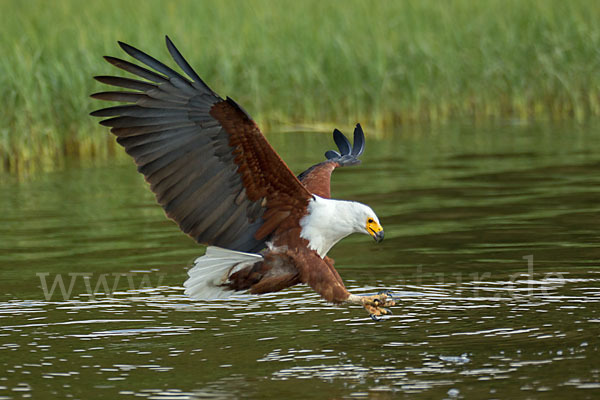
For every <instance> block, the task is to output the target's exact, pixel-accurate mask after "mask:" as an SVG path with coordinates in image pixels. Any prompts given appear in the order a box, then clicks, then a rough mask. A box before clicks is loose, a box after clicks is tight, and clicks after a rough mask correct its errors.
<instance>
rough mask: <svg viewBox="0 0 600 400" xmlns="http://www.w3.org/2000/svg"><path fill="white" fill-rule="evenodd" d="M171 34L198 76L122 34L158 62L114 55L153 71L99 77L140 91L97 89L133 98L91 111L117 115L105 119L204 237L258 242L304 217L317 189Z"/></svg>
mask: <svg viewBox="0 0 600 400" xmlns="http://www.w3.org/2000/svg"><path fill="white" fill-rule="evenodd" d="M166 42H167V48H168V50H169V52H170V54H171V56H172V57H173V59H174V61H175V62H176V63H177V64H178V65H179V67H180V68H181V69H182V71H184V72H185V74H187V75H188V77H185V76H183V75H181V74H179V73H178V72H176V71H175V70H173V69H172V68H170V67H168V66H166V65H165V64H163V63H161V62H160V61H158V60H156V59H155V58H153V57H151V56H149V55H148V54H146V53H144V52H142V51H140V50H138V49H136V48H135V47H132V46H130V45H127V44H125V43H121V42H119V45H120V46H121V48H122V49H123V50H124V51H125V52H126V53H127V54H129V55H130V56H132V57H133V58H135V59H136V60H137V61H139V62H141V63H142V64H144V65H145V66H146V67H148V68H150V69H147V68H145V67H142V66H139V65H136V64H134V63H131V62H129V61H124V60H120V59H118V58H114V57H105V59H106V60H107V61H108V62H110V63H111V64H113V65H115V66H116V67H118V68H121V69H123V70H125V71H127V72H129V73H131V74H133V75H136V76H137V77H139V78H142V79H144V80H136V79H131V78H120V77H112V76H99V77H96V79H97V80H98V81H100V82H103V83H105V84H108V85H112V86H116V87H119V88H123V89H128V90H132V91H122V92H119V91H109V92H101V93H96V94H94V95H92V97H93V98H96V99H101V100H110V101H119V102H126V103H133V104H131V105H119V106H113V107H108V108H103V109H101V110H97V111H94V112H92V113H91V115H93V116H98V117H109V119H105V120H103V121H102V122H101V124H102V125H106V126H109V127H111V128H112V129H111V132H112V133H113V134H115V135H116V136H117V141H118V143H119V144H121V145H122V146H123V147H125V150H126V152H127V153H128V154H130V155H131V156H132V157H133V159H134V160H135V162H136V164H137V166H138V171H140V172H141V173H142V174H143V175H144V177H145V179H146V181H148V182H149V183H150V188H151V189H152V191H153V192H154V194H155V195H156V198H157V201H158V202H159V204H160V205H161V206H162V207H163V208H164V210H165V212H166V214H167V216H168V217H169V218H171V219H173V220H174V221H175V222H176V223H177V224H178V225H179V227H180V228H181V229H182V230H183V231H184V232H185V233H187V234H188V235H190V236H191V237H193V238H194V239H195V240H196V241H198V242H199V243H204V244H210V245H215V246H220V247H224V248H228V249H232V250H238V251H244V252H256V251H258V250H260V249H262V248H263V247H264V246H265V241H266V240H267V239H268V238H269V236H270V235H271V234H273V232H275V231H276V230H277V229H278V228H279V227H280V226H281V225H282V224H283V222H284V221H285V220H286V219H289V218H295V219H296V220H298V219H299V218H301V216H302V215H303V213H304V210H305V208H306V204H307V203H308V201H309V199H310V198H311V194H310V192H309V191H307V190H306V188H305V187H304V186H303V185H302V183H300V181H299V180H298V179H297V178H296V177H295V176H294V174H293V173H292V172H291V171H290V169H289V168H288V167H287V165H286V164H285V163H284V162H283V160H281V158H280V157H279V156H278V155H277V153H276V152H275V150H274V149H273V148H272V147H271V146H270V145H269V143H268V142H267V140H266V139H265V137H264V136H263V134H262V133H261V132H260V129H259V128H258V126H257V125H256V123H254V121H253V120H252V119H251V118H250V117H249V116H248V114H247V113H246V112H245V111H244V110H243V109H242V108H241V107H240V106H239V105H237V104H236V103H235V102H234V101H233V100H232V99H230V98H226V99H225V100H223V99H222V98H221V97H219V96H218V95H217V94H216V93H215V92H213V91H212V90H211V89H210V88H209V87H208V85H206V83H204V81H202V79H200V77H199V76H198V74H197V73H196V72H195V71H194V70H193V69H192V67H191V66H190V65H189V63H188V62H187V61H186V60H185V59H184V58H183V56H182V55H181V53H180V52H179V51H178V50H177V48H176V47H175V46H174V45H173V43H172V42H171V40H170V39H169V38H168V37H167V38H166ZM290 210H293V211H290ZM282 216H285V218H282ZM287 225H289V224H286V226H287Z"/></svg>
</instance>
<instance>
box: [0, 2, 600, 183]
mask: <svg viewBox="0 0 600 400" xmlns="http://www.w3.org/2000/svg"><path fill="white" fill-rule="evenodd" d="M599 21H600V3H597V2H594V1H583V0H582V1H578V0H575V1H564V0H502V1H496V0H489V1H472V0H450V1H433V0H419V1H364V0H361V1H356V0H345V1H324V0H303V1H283V0H282V1H263V0H259V1H254V0H252V1H233V0H227V1H218V2H217V1H161V0H145V1H133V0H131V1H122V0H106V1H95V2H83V1H78V0H56V1H45V0H19V1H12V0H3V1H2V12H1V13H0V24H1V26H2V35H1V36H0V54H1V55H2V56H1V57H0V96H1V99H2V107H0V160H1V161H2V162H1V165H2V169H8V170H17V171H18V170H24V169H28V168H32V166H38V167H39V166H41V167H42V168H45V167H49V166H52V165H56V164H57V163H61V162H62V161H61V160H64V159H65V157H67V156H78V157H81V158H98V157H102V158H103V157H108V156H110V154H111V152H113V151H114V142H113V140H112V138H111V137H110V135H108V134H107V132H106V129H105V128H101V127H99V126H97V121H96V120H94V119H93V118H92V117H89V116H88V113H89V112H90V111H91V110H93V109H95V108H98V107H101V106H103V104H99V102H98V101H95V100H92V99H90V98H89V94H90V93H92V92H94V91H100V90H103V88H102V85H100V84H98V83H96V82H95V81H93V80H92V78H91V77H92V76H93V75H101V74H102V75H106V74H114V73H116V72H117V70H116V69H115V68H114V67H112V66H110V65H109V64H107V63H106V62H104V61H103V59H102V56H103V55H115V56H118V57H123V58H125V59H128V56H127V55H125V54H124V53H123V52H122V51H121V50H120V48H118V46H117V45H116V41H117V40H122V41H125V42H127V43H130V44H132V45H134V46H136V47H139V48H140V49H142V50H144V51H146V52H148V53H150V54H152V55H153V56H155V57H156V58H158V59H160V60H163V61H167V64H169V65H171V66H173V65H174V63H173V62H171V61H170V59H169V56H168V52H167V51H166V49H165V45H164V35H165V34H168V35H169V36H170V37H171V38H172V39H173V41H174V42H175V44H176V45H177V46H178V48H179V49H180V51H181V52H182V53H183V54H184V55H185V56H186V57H187V58H188V61H189V62H190V63H191V64H192V65H193V66H194V68H195V69H196V70H197V72H198V73H199V75H200V76H202V77H203V78H204V79H205V81H206V82H207V83H208V84H209V85H210V86H211V87H212V88H213V89H214V90H215V91H217V92H218V93H220V94H221V95H222V96H225V95H229V96H231V97H233V98H234V99H235V100H236V101H238V102H239V103H240V104H242V105H243V106H244V108H245V109H246V110H247V111H248V112H249V113H250V114H252V115H253V116H254V118H255V119H256V120H257V121H258V122H259V123H260V124H262V126H263V127H273V126H277V127H278V129H280V128H282V127H283V128H286V127H287V128H289V127H293V126H298V125H301V126H317V127H324V126H327V127H329V126H333V125H337V126H340V127H345V126H349V125H351V124H353V123H355V122H356V121H361V122H362V123H363V124H364V125H366V126H367V127H369V128H370V129H371V130H372V131H379V132H383V131H386V130H387V131H393V128H394V127H395V126H396V125H398V124H404V123H420V122H427V123H431V122H434V123H437V122H443V121H446V120H448V119H458V118H472V119H475V120H488V119H492V118H493V119H497V118H518V119H531V118H544V119H562V118H576V119H578V120H582V119H585V118H587V117H589V116H595V115H600V23H599Z"/></svg>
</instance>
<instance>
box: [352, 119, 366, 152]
mask: <svg viewBox="0 0 600 400" xmlns="http://www.w3.org/2000/svg"><path fill="white" fill-rule="evenodd" d="M364 151H365V133H364V132H363V129H362V127H361V126H360V124H356V127H355V128H354V145H353V146H352V155H354V156H355V157H358V156H360V155H361V154H362V153H363V152H364Z"/></svg>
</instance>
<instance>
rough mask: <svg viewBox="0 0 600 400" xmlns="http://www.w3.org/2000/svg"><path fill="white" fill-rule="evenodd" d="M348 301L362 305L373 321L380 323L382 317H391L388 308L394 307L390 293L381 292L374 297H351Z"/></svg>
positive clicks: (394, 303)
mask: <svg viewBox="0 0 600 400" xmlns="http://www.w3.org/2000/svg"><path fill="white" fill-rule="evenodd" d="M349 301H351V302H352V303H358V304H360V305H362V306H363V307H364V308H365V310H367V312H368V313H369V316H370V317H371V319H372V320H373V321H380V320H381V318H380V317H381V316H382V315H391V314H392V311H391V310H390V309H389V308H388V307H392V306H394V305H396V302H395V301H394V298H393V297H392V296H391V292H390V291H383V292H380V293H378V294H376V295H374V296H357V295H351V296H350V299H349Z"/></svg>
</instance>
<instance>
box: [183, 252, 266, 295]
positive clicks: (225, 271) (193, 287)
mask: <svg viewBox="0 0 600 400" xmlns="http://www.w3.org/2000/svg"><path fill="white" fill-rule="evenodd" d="M262 260H263V257H262V256H261V255H259V254H252V253H243V252H240V251H234V250H227V249H223V248H221V247H215V246H210V247H208V248H207V249H206V254H204V255H203V256H202V257H198V258H197V259H196V261H194V266H193V267H192V268H190V270H189V271H188V275H189V278H188V279H187V280H186V281H185V282H184V283H183V286H184V287H185V294H187V295H188V296H190V297H191V298H193V299H198V300H200V299H202V300H208V299H220V298H225V297H228V296H231V295H232V294H233V293H235V292H234V291H233V290H228V289H226V288H224V287H223V286H221V285H223V284H224V283H226V282H227V281H228V279H229V276H231V274H233V273H235V272H237V271H239V270H240V269H241V268H244V267H247V266H248V265H252V264H254V263H257V262H259V261H262Z"/></svg>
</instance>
